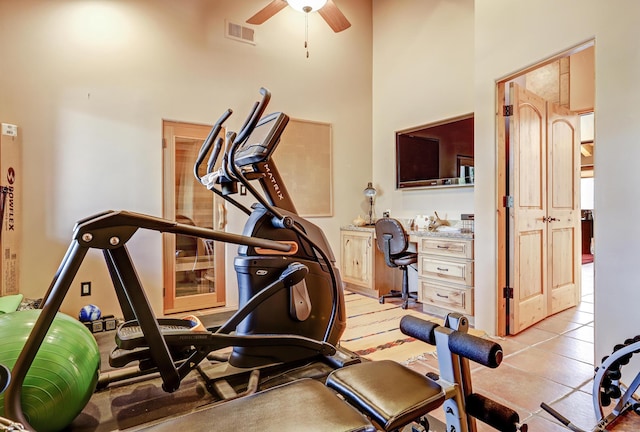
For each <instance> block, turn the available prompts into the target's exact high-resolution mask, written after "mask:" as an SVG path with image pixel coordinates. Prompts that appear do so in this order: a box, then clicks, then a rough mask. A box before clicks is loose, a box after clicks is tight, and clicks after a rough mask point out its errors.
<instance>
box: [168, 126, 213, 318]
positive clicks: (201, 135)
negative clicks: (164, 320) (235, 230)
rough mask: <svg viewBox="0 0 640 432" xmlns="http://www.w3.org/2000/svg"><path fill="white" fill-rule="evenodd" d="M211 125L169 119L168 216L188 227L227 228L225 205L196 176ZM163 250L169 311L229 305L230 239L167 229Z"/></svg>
mask: <svg viewBox="0 0 640 432" xmlns="http://www.w3.org/2000/svg"><path fill="white" fill-rule="evenodd" d="M210 129H211V128H210V127H209V126H205V125H197V124H190V123H177V122H167V121H165V122H164V123H163V136H164V142H165V149H164V211H163V217H164V218H166V219H171V220H176V221H177V222H179V223H183V224H187V225H195V226H199V227H204V228H215V229H224V227H223V226H222V227H221V226H220V224H219V222H221V220H222V219H224V211H223V210H222V209H220V206H223V204H222V203H221V202H219V201H218V198H217V197H216V195H215V194H213V193H212V192H211V191H209V190H207V189H206V188H205V187H204V186H202V185H201V184H200V182H199V181H198V180H197V179H196V178H195V176H194V175H193V164H194V162H195V160H196V158H197V156H198V151H199V150H200V147H201V146H202V143H203V142H204V140H205V139H206V138H207V135H208V134H209V131H210ZM222 133H224V132H222ZM202 168H204V167H202ZM200 174H201V175H202V174H204V173H200ZM163 249H164V250H163V256H164V265H163V267H164V288H165V289H164V312H165V313H175V312H186V311H193V310H196V309H205V308H212V307H217V306H223V305H224V304H225V303H224V298H225V277H224V265H225V263H224V262H225V252H224V243H220V242H214V241H211V240H206V239H202V238H195V237H190V236H183V235H175V234H168V233H166V234H163Z"/></svg>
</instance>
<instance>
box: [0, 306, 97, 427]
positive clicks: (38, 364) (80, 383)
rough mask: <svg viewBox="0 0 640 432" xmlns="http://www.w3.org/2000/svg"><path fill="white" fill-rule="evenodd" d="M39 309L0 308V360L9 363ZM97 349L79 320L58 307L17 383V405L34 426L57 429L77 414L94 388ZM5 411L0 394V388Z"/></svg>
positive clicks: (1, 410)
mask: <svg viewBox="0 0 640 432" xmlns="http://www.w3.org/2000/svg"><path fill="white" fill-rule="evenodd" d="M40 312H41V310H37V309H36V310H25V311H18V312H11V313H8V314H0V364H3V365H5V366H6V367H8V368H9V369H13V367H14V365H15V363H16V360H17V359H18V355H19V354H20V351H22V348H23V347H24V344H25V343H26V341H27V338H28V337H29V334H30V333H31V330H32V329H33V327H34V325H35V323H36V320H37V319H38V317H39V316H40ZM99 372H100V350H99V349H98V344H97V343H96V340H95V338H94V337H93V335H92V334H91V332H89V330H88V329H87V328H86V327H85V326H84V325H83V324H82V323H80V322H79V321H78V320H76V319H74V318H71V317H70V316H68V315H65V314H63V313H58V314H57V315H56V317H55V319H54V320H53V322H52V323H51V327H50V328H49V331H48V332H47V335H46V337H45V338H44V340H43V341H42V345H41V346H40V349H39V350H38V353H37V354H36V357H35V359H34V361H33V364H32V365H31V367H30V368H29V371H28V372H27V376H26V377H25V379H24V383H23V385H22V411H23V412H24V414H25V416H26V418H27V420H28V421H29V423H30V424H31V426H33V428H34V429H35V430H37V431H38V432H48V431H59V430H62V429H64V428H65V427H66V426H68V425H69V424H70V423H71V422H72V421H73V419H74V418H75V417H76V416H77V415H78V414H80V412H81V411H82V409H83V408H84V407H85V405H86V404H87V403H88V402H89V399H90V398H91V395H92V394H93V392H94V391H95V389H96V385H97V383H98V375H99ZM0 416H4V394H0Z"/></svg>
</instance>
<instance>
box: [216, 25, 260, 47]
mask: <svg viewBox="0 0 640 432" xmlns="http://www.w3.org/2000/svg"><path fill="white" fill-rule="evenodd" d="M224 24H225V26H224V28H225V32H224V35H225V36H226V37H228V38H229V39H233V40H237V41H238V42H244V43H249V44H251V45H255V44H256V42H255V40H254V30H253V29H251V28H249V27H245V26H242V25H240V24H234V23H232V22H231V21H227V20H225V22H224Z"/></svg>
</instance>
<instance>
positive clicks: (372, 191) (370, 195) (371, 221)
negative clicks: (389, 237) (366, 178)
mask: <svg viewBox="0 0 640 432" xmlns="http://www.w3.org/2000/svg"><path fill="white" fill-rule="evenodd" d="M376 193H377V191H376V189H375V188H374V187H373V185H372V184H371V182H369V183H367V187H366V189H365V190H364V196H366V197H367V198H369V219H368V220H367V224H369V225H373V224H374V223H375V220H374V219H375V217H374V215H375V212H374V211H373V199H374V198H375V196H376Z"/></svg>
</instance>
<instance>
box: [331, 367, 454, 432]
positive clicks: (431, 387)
mask: <svg viewBox="0 0 640 432" xmlns="http://www.w3.org/2000/svg"><path fill="white" fill-rule="evenodd" d="M326 384H327V386H328V387H331V388H333V389H334V390H336V391H337V392H338V393H340V394H341V395H343V396H344V398H345V399H346V400H347V401H348V402H349V403H350V404H352V405H353V406H355V407H356V408H358V410H359V411H361V412H363V413H364V414H366V415H367V416H368V417H369V418H371V419H372V420H373V421H375V422H376V423H377V424H378V425H379V426H380V427H382V429H383V430H385V431H393V430H398V429H399V428H401V427H403V426H405V425H406V424H409V423H411V422H412V421H416V422H419V423H421V424H422V425H423V426H425V429H426V430H428V429H429V428H428V426H426V425H428V422H427V420H426V419H423V416H425V415H426V414H427V413H428V412H430V411H432V410H434V409H436V408H438V407H439V406H441V405H442V404H443V402H444V401H445V392H444V390H443V389H442V387H440V385H439V384H438V383H437V382H435V381H433V380H432V379H430V378H427V377H426V376H424V375H421V374H419V373H418V372H415V371H413V370H411V369H409V368H407V367H405V366H403V365H401V364H399V363H396V362H394V361H391V360H380V361H372V362H363V363H358V364H355V365H352V366H346V367H344V368H342V369H337V370H335V371H333V372H331V373H330V374H329V376H328V377H327V383H326ZM421 419H422V420H421Z"/></svg>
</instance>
